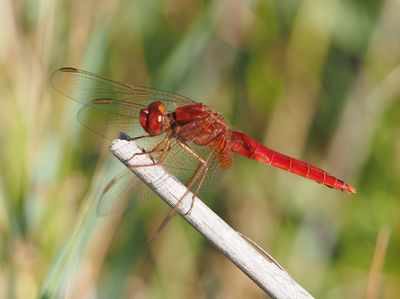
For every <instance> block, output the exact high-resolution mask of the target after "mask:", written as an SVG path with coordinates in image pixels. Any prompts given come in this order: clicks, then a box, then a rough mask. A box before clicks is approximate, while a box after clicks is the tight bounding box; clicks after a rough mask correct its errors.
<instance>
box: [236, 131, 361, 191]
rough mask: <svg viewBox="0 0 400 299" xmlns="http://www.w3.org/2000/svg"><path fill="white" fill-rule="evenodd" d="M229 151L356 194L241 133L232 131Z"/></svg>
mask: <svg viewBox="0 0 400 299" xmlns="http://www.w3.org/2000/svg"><path fill="white" fill-rule="evenodd" d="M231 150H232V151H233V152H235V153H238V154H240V155H243V156H246V157H248V158H251V159H254V160H257V161H259V162H261V163H263V164H266V165H272V166H275V167H278V168H281V169H283V170H286V171H289V172H291V173H295V174H297V175H301V176H303V177H305V178H307V179H311V180H314V181H316V182H317V183H320V184H323V185H325V186H328V187H330V188H333V189H337V190H341V191H344V192H348V193H355V192H356V190H355V188H353V187H352V186H350V185H349V184H347V183H345V182H344V181H342V180H339V179H337V178H335V177H334V176H331V175H330V174H328V173H327V172H326V171H324V170H322V169H320V168H318V167H315V166H313V165H311V164H308V163H306V162H303V161H300V160H297V159H295V158H292V157H289V156H286V155H283V154H281V153H278V152H276V151H274V150H272V149H269V148H267V147H266V146H264V145H262V144H261V143H259V142H257V141H255V140H253V139H252V138H250V137H248V136H246V135H245V134H243V133H240V132H237V131H232V139H231Z"/></svg>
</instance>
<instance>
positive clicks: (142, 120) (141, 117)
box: [139, 108, 149, 132]
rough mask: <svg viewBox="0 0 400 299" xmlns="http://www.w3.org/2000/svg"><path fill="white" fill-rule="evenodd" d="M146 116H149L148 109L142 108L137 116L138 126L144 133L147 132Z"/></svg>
mask: <svg viewBox="0 0 400 299" xmlns="http://www.w3.org/2000/svg"><path fill="white" fill-rule="evenodd" d="M148 116H149V109H148V108H143V109H141V110H140V115H139V121H140V125H141V126H142V128H143V129H144V130H145V131H146V132H147V130H148V124H147V120H148Z"/></svg>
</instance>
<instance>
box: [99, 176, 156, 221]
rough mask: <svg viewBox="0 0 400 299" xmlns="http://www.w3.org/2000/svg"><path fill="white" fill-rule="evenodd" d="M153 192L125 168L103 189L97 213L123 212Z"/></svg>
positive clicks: (104, 214)
mask: <svg viewBox="0 0 400 299" xmlns="http://www.w3.org/2000/svg"><path fill="white" fill-rule="evenodd" d="M151 192H152V191H151V189H150V188H148V187H147V186H146V185H145V184H144V183H143V182H142V181H141V180H140V179H139V178H137V177H136V176H135V175H133V174H132V173H131V172H130V171H128V170H125V169H124V171H123V172H121V173H120V174H119V175H117V176H116V177H115V178H113V179H112V180H111V181H110V182H109V183H108V184H107V186H106V187H105V189H104V190H103V192H102V194H101V195H100V198H99V200H98V202H97V214H98V215H100V216H107V215H110V214H112V213H121V212H123V211H124V210H125V209H127V208H132V207H135V206H136V205H138V204H140V203H141V202H143V201H144V200H146V199H147V198H148V197H149V193H151Z"/></svg>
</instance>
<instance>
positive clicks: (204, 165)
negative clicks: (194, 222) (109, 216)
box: [177, 140, 213, 215]
mask: <svg viewBox="0 0 400 299" xmlns="http://www.w3.org/2000/svg"><path fill="white" fill-rule="evenodd" d="M177 143H178V144H179V145H180V146H181V147H182V148H183V149H184V150H185V151H187V152H188V153H190V154H191V155H192V156H194V157H195V158H196V159H197V160H198V161H199V164H198V166H197V168H196V170H195V171H194V173H193V175H192V178H191V179H190V181H189V183H188V184H187V185H186V187H187V188H188V191H187V192H189V190H190V189H191V188H192V187H193V185H194V184H195V182H196V180H197V178H198V175H200V181H199V182H198V184H197V187H196V190H195V191H194V192H193V196H192V202H191V204H190V208H189V210H188V211H187V212H185V215H187V214H189V213H190V211H191V210H192V208H193V205H194V199H195V198H196V196H197V195H198V192H199V191H200V188H201V186H202V184H203V182H204V179H205V177H206V174H207V172H208V171H209V166H208V164H209V160H210V159H211V158H212V155H213V153H210V155H209V156H208V158H207V160H204V159H203V158H202V157H201V156H200V155H199V154H198V153H196V152H195V151H194V150H193V149H192V148H190V147H189V146H188V145H187V144H185V143H183V142H181V141H179V140H178V141H177ZM187 192H185V194H184V195H183V196H182V198H183V197H185V196H186V194H187ZM178 204H179V202H178Z"/></svg>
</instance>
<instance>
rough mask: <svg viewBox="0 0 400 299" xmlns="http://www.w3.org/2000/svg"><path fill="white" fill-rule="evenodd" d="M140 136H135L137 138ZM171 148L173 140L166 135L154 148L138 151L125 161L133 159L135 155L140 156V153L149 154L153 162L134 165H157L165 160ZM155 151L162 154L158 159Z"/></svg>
mask: <svg viewBox="0 0 400 299" xmlns="http://www.w3.org/2000/svg"><path fill="white" fill-rule="evenodd" d="M140 137H147V136H140ZM137 138H138V137H135V140H136V139H137ZM170 148H171V140H170V139H169V138H168V136H166V137H165V138H163V139H162V140H161V141H160V142H159V143H158V144H157V145H156V146H155V147H153V149H151V150H149V151H146V150H142V152H141V153H136V154H134V155H132V157H130V158H129V159H127V160H126V161H125V162H127V161H129V160H131V159H133V158H134V157H135V156H139V155H149V156H150V159H151V160H152V163H148V164H142V165H134V166H132V167H135V168H136V167H148V166H156V165H160V164H161V163H162V161H164V159H165V157H166V155H167V153H168V150H169V149H170ZM153 153H160V156H159V157H158V160H155V159H154V158H153V157H152V155H151V154H153Z"/></svg>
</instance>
